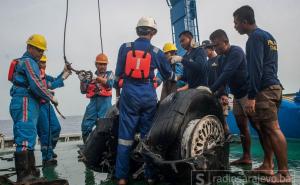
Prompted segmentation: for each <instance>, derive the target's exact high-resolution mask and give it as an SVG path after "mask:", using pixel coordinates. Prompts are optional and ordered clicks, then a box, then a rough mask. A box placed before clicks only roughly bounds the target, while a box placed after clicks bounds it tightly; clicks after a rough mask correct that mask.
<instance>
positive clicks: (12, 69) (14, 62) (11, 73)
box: [7, 59, 19, 82]
mask: <svg viewBox="0 0 300 185" xmlns="http://www.w3.org/2000/svg"><path fill="white" fill-rule="evenodd" d="M18 63H19V61H18V59H14V60H12V61H11V62H10V65H9V69H8V78H7V79H8V80H9V81H11V82H12V81H13V78H14V73H15V70H16V66H17V65H18Z"/></svg>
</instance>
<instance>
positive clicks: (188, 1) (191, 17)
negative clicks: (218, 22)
mask: <svg viewBox="0 0 300 185" xmlns="http://www.w3.org/2000/svg"><path fill="white" fill-rule="evenodd" d="M166 1H167V4H168V6H169V8H170V16H171V28H172V38H173V43H175V44H176V47H177V48H178V54H180V55H182V54H184V50H183V48H182V47H181V46H180V42H179V39H178V35H179V34H180V33H181V32H183V31H185V30H188V31H190V32H192V33H193V35H194V39H195V41H196V42H199V41H200V38H199V30H198V19H197V9H196V0H166Z"/></svg>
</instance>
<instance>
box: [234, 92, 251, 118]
mask: <svg viewBox="0 0 300 185" xmlns="http://www.w3.org/2000/svg"><path fill="white" fill-rule="evenodd" d="M247 100H248V96H244V97H243V98H240V99H236V98H234V99H233V114H234V115H235V116H247V113H246V103H247Z"/></svg>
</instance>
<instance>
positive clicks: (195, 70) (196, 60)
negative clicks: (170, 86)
mask: <svg viewBox="0 0 300 185" xmlns="http://www.w3.org/2000/svg"><path fill="white" fill-rule="evenodd" d="M179 40H180V45H181V47H182V48H184V49H185V50H186V53H185V54H184V56H183V57H181V56H172V58H171V63H172V64H173V63H176V62H181V63H182V65H183V76H182V77H181V78H180V80H183V81H184V82H186V83H187V85H185V86H184V87H181V88H179V89H178V91H181V90H186V89H189V88H191V89H195V88H197V87H199V86H207V80H208V79H207V59H206V53H205V51H204V49H203V48H202V47H197V46H196V43H195V40H194V39H193V34H192V33H191V32H190V31H183V32H182V33H180V34H179Z"/></svg>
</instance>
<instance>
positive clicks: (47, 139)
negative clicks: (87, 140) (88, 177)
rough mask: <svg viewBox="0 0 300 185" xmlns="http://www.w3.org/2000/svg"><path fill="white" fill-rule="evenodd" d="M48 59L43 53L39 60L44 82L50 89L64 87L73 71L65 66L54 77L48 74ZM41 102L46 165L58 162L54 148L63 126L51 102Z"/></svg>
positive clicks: (39, 128) (39, 130) (40, 125)
mask: <svg viewBox="0 0 300 185" xmlns="http://www.w3.org/2000/svg"><path fill="white" fill-rule="evenodd" d="M46 61H47V57H46V56H45V55H43V56H42V58H41V60H40V61H39V67H40V71H41V79H42V82H43V83H44V85H45V86H46V87H47V88H48V89H50V90H54V89H56V88H59V87H63V86H64V80H65V79H67V78H68V77H69V75H70V74H71V71H70V70H68V69H67V67H65V68H64V71H63V72H62V73H61V74H60V75H59V76H58V77H57V78H54V77H52V76H49V75H47V74H46ZM53 94H54V92H53ZM40 103H41V105H40V114H39V118H38V123H37V134H38V136H39V138H40V143H41V152H42V159H43V166H44V167H46V166H51V165H56V164H57V160H55V159H54V158H56V157H57V155H56V154H55V153H54V148H55V147H56V144H57V141H58V139H59V134H60V130H61V127H60V123H59V121H58V119H57V117H56V114H55V111H54V109H53V106H52V105H51V104H50V102H48V101H46V100H41V102H40Z"/></svg>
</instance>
